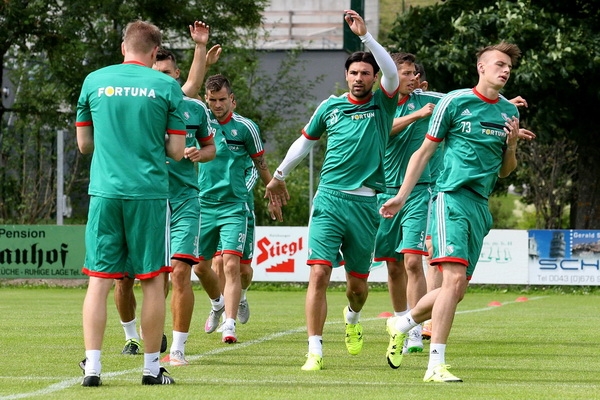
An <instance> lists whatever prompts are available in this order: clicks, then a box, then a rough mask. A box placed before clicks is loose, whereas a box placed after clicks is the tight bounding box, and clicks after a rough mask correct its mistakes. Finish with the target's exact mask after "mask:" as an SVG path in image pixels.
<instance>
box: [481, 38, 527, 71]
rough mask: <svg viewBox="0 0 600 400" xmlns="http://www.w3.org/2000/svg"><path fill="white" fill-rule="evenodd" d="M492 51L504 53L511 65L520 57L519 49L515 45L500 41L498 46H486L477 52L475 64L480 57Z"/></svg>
mask: <svg viewBox="0 0 600 400" xmlns="http://www.w3.org/2000/svg"><path fill="white" fill-rule="evenodd" d="M494 50H496V51H499V52H501V53H504V54H506V55H507V56H509V57H510V62H511V63H512V64H513V65H514V64H516V63H517V60H518V59H519V57H520V56H521V50H520V49H519V47H518V46H517V45H516V44H512V43H508V42H505V41H502V42H500V43H498V44H495V45H492V46H486V47H484V48H482V49H479V51H478V52H477V62H479V61H480V60H481V56H483V55H484V54H485V53H487V52H489V51H494Z"/></svg>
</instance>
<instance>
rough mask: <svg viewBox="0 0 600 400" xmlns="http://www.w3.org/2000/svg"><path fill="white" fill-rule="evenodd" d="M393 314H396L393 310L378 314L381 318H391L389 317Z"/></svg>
mask: <svg viewBox="0 0 600 400" xmlns="http://www.w3.org/2000/svg"><path fill="white" fill-rule="evenodd" d="M393 316H394V314H392V313H391V312H388V311H384V312H382V313H381V314H379V315H378V317H379V318H389V317H393Z"/></svg>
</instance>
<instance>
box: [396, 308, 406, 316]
mask: <svg viewBox="0 0 600 400" xmlns="http://www.w3.org/2000/svg"><path fill="white" fill-rule="evenodd" d="M409 311H410V309H409V308H407V309H406V310H404V311H394V317H401V316H403V315H404V314H406V313H407V312H409Z"/></svg>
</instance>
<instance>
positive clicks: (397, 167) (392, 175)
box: [384, 91, 443, 188]
mask: <svg viewBox="0 0 600 400" xmlns="http://www.w3.org/2000/svg"><path fill="white" fill-rule="evenodd" d="M442 96H443V95H442V94H441V93H436V92H423V91H418V92H417V91H415V92H413V93H411V94H410V95H409V96H406V97H404V98H403V99H402V100H400V101H399V102H398V106H397V107H396V114H395V115H394V118H401V117H404V116H407V115H410V114H412V113H414V112H416V111H419V110H420V109H422V108H423V107H424V106H425V105H426V104H428V103H433V104H437V103H438V102H439V101H440V99H441V98H442ZM429 119H430V117H425V118H420V119H418V120H416V121H415V122H413V123H412V124H410V125H409V126H407V127H406V128H404V129H403V130H402V131H400V132H398V134H396V135H394V136H391V137H390V138H389V140H388V144H387V147H386V149H385V160H384V165H385V182H386V186H387V187H389V188H399V187H400V186H401V185H402V183H403V182H404V175H405V174H406V167H407V166H408V161H409V160H410V157H411V156H412V154H413V153H414V152H415V151H417V150H418V149H419V147H421V145H422V144H423V140H425V135H426V134H427V127H428V125H429ZM430 181H431V175H430V172H429V168H426V169H425V170H424V171H423V174H422V175H421V178H420V179H419V182H418V183H430Z"/></svg>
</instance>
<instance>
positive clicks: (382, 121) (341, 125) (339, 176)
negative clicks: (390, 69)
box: [302, 90, 398, 192]
mask: <svg viewBox="0 0 600 400" xmlns="http://www.w3.org/2000/svg"><path fill="white" fill-rule="evenodd" d="M397 102H398V93H397V92H396V93H395V94H394V95H393V96H391V97H389V96H388V95H387V94H386V93H385V92H384V91H383V90H376V91H375V92H374V93H373V95H372V96H371V97H369V98H368V99H366V100H364V101H361V102H357V101H355V100H352V99H351V98H350V96H349V95H348V93H344V94H343V95H341V96H331V97H329V98H328V99H327V100H324V101H323V102H322V103H321V104H320V105H319V107H318V108H317V109H316V110H315V112H314V113H313V115H312V117H311V119H310V121H309V122H308V123H307V124H306V126H305V127H304V129H303V130H302V134H303V135H304V136H305V137H306V138H307V139H309V140H317V139H319V138H320V137H321V136H322V135H323V134H325V133H327V151H326V152H325V161H324V162H323V167H322V169H321V176H320V182H319V187H323V188H328V189H335V190H344V191H350V190H356V189H359V188H361V187H362V186H366V187H369V188H371V189H373V190H375V191H376V192H382V191H384V189H385V172H384V166H383V158H384V155H385V147H386V144H387V140H388V136H389V134H390V131H391V129H392V122H393V119H394V112H395V110H396V104H397Z"/></svg>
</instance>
